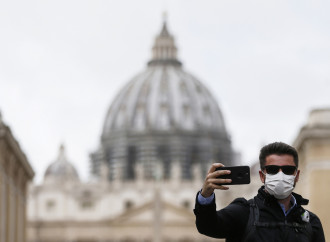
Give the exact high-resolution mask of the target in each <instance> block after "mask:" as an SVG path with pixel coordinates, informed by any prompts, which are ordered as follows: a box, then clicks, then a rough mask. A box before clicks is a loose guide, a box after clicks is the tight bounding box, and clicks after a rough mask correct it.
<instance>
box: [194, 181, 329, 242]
mask: <svg viewBox="0 0 330 242" xmlns="http://www.w3.org/2000/svg"><path fill="white" fill-rule="evenodd" d="M293 196H294V197H295V198H296V201H297V206H295V207H294V208H293V209H292V210H291V211H290V213H289V214H288V215H287V216H285V215H284V213H283V211H282V209H281V207H280V205H279V204H278V202H277V200H276V199H275V198H274V197H273V196H271V195H269V194H268V193H266V192H265V191H264V187H261V188H260V189H259V191H258V194H257V196H256V197H255V198H254V199H251V200H249V201H247V200H246V199H244V198H237V199H235V200H234V201H233V202H232V203H230V204H229V205H228V206H227V207H225V208H223V209H221V210H219V211H216V205H215V200H213V202H212V203H211V204H210V205H201V204H199V203H198V201H197V198H196V204H195V209H194V213H195V215H196V226H197V229H198V231H199V232H200V233H201V234H205V235H207V236H210V237H214V238H226V239H227V240H226V241H228V242H241V241H246V242H248V241H253V242H258V241H267V242H272V241H273V242H282V241H283V242H284V241H288V242H305V241H306V242H309V241H313V242H323V241H325V238H324V233H323V228H322V224H321V222H320V220H319V218H318V217H317V216H316V215H315V214H313V213H311V212H309V214H310V220H309V222H304V221H303V220H302V217H301V215H302V214H303V213H304V212H305V209H304V208H302V206H301V205H307V204H308V200H307V199H304V198H303V197H302V196H300V195H299V194H296V193H293ZM251 204H256V206H255V207H257V208H258V212H259V223H257V226H256V224H255V223H254V222H253V220H254V219H253V217H250V211H253V210H252V209H251V207H252V206H251ZM251 216H252V212H251ZM249 219H250V220H249ZM249 221H250V222H249ZM251 221H252V223H251ZM260 224H261V225H262V226H259V225H260Z"/></svg>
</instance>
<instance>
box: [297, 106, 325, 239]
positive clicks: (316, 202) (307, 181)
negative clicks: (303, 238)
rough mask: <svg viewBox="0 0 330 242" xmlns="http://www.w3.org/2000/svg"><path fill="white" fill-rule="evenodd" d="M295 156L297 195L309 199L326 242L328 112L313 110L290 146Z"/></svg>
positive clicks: (310, 206)
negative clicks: (298, 170)
mask: <svg viewBox="0 0 330 242" xmlns="http://www.w3.org/2000/svg"><path fill="white" fill-rule="evenodd" d="M293 145H294V146H295V147H296V148H297V150H298V153H299V159H300V164H299V166H300V170H301V174H300V181H299V182H298V183H297V189H296V190H297V191H298V192H300V193H302V194H303V195H304V196H305V197H307V198H309V199H310V203H309V206H308V207H307V208H308V209H310V210H311V211H313V212H315V213H316V214H317V215H318V216H319V217H320V219H321V222H322V224H323V229H324V232H325V235H326V240H327V241H328V240H330V209H329V204H330V192H329V185H330V108H324V109H314V110H312V111H311V112H310V114H309V118H308V120H307V123H306V124H305V125H304V126H303V127H302V128H301V129H300V132H299V134H298V136H297V138H296V139H295V141H294V144H293Z"/></svg>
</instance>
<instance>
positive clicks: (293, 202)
mask: <svg viewBox="0 0 330 242" xmlns="http://www.w3.org/2000/svg"><path fill="white" fill-rule="evenodd" d="M290 203H291V205H292V206H291V207H290V208H289V209H288V211H285V207H284V205H283V204H282V203H278V204H279V205H280V206H281V209H282V211H283V213H284V215H285V216H287V215H288V214H289V213H290V212H291V210H292V209H293V208H294V207H295V206H297V200H296V198H295V197H294V196H293V195H292V194H291V199H290Z"/></svg>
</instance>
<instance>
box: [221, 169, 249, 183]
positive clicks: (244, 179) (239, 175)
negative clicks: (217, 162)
mask: <svg viewBox="0 0 330 242" xmlns="http://www.w3.org/2000/svg"><path fill="white" fill-rule="evenodd" d="M216 170H230V171H231V173H230V174H226V175H222V176H218V177H217V178H221V179H231V180H232V182H231V183H224V184H217V185H240V184H250V182H251V180H250V167H249V166H224V167H218V168H217V169H216Z"/></svg>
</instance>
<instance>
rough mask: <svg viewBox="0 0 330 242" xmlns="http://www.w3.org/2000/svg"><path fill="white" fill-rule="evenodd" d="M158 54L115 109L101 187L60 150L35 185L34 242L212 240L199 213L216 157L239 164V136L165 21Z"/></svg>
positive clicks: (98, 165)
mask: <svg viewBox="0 0 330 242" xmlns="http://www.w3.org/2000/svg"><path fill="white" fill-rule="evenodd" d="M152 53H153V55H152V59H151V61H150V62H149V63H148V65H147V67H146V70H144V71H143V72H141V73H140V74H138V75H137V76H136V77H134V78H133V79H132V80H131V81H130V82H129V83H128V84H127V85H126V86H125V87H124V88H123V89H122V90H121V91H120V92H119V93H118V95H117V97H116V98H115V100H114V101H113V103H112V104H111V106H110V108H109V111H108V113H107V116H106V118H105V121H104V126H103V132H102V137H101V141H100V146H99V149H98V150H97V151H95V152H94V153H93V154H92V155H91V168H92V169H91V173H92V176H93V179H92V181H90V182H87V183H83V182H81V181H80V180H79V176H78V174H77V172H76V170H75V168H74V167H73V166H72V164H71V163H70V162H69V161H68V159H67V158H66V155H65V149H64V147H63V146H61V148H60V151H59V156H58V158H57V159H56V160H55V161H54V162H53V163H51V164H50V165H49V167H48V168H47V170H46V172H45V174H44V181H43V183H42V184H40V185H34V186H32V187H31V191H30V202H29V230H28V231H29V233H28V236H29V242H55V241H56V242H64V241H65V242H69V241H70V242H110V241H111V242H124V241H125V242H133V241H137V242H142V241H145V242H165V241H166V242H176V241H182V242H183V241H213V240H212V239H210V238H207V237H205V236H203V235H200V234H199V233H198V232H197V230H196V227H195V217H194V214H193V211H192V210H193V206H194V200H195V196H196V192H197V191H198V190H199V189H200V188H201V185H202V183H203V180H202V179H203V178H204V176H205V174H206V172H207V169H208V167H209V165H210V163H211V162H212V160H222V161H226V164H227V165H234V164H236V162H237V161H235V160H234V158H233V157H234V156H233V150H232V147H231V141H230V136H229V134H228V132H227V130H226V126H225V123H224V118H223V116H222V113H221V111H220V109H219V106H218V103H217V102H216V100H215V99H214V98H213V96H212V95H211V93H210V92H209V91H208V89H207V88H206V87H205V86H204V85H203V84H202V83H201V82H200V81H199V80H197V79H196V78H195V77H194V76H192V75H191V74H189V73H188V72H187V71H185V70H184V69H183V67H182V63H181V62H180V61H179V60H178V59H177V49H176V46H175V42H174V38H173V36H172V35H171V34H170V33H169V31H168V29H167V26H166V23H164V24H163V27H162V30H161V32H160V34H159V35H158V36H157V37H156V40H155V44H154V46H153V48H152ZM228 194H229V193H228ZM229 197H230V196H227V198H228V199H229Z"/></svg>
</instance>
